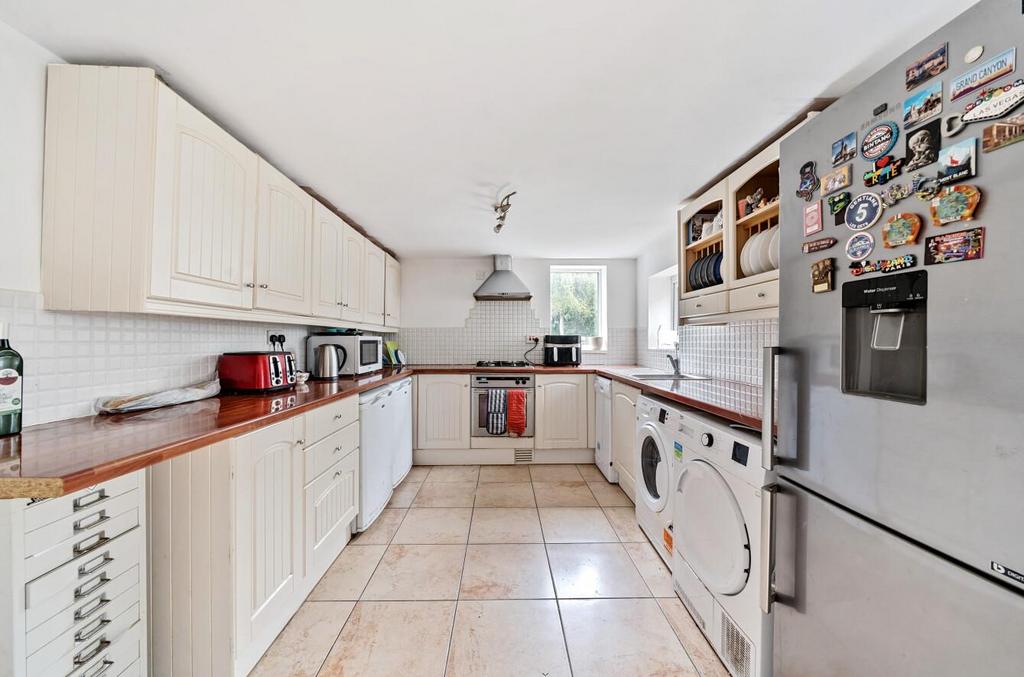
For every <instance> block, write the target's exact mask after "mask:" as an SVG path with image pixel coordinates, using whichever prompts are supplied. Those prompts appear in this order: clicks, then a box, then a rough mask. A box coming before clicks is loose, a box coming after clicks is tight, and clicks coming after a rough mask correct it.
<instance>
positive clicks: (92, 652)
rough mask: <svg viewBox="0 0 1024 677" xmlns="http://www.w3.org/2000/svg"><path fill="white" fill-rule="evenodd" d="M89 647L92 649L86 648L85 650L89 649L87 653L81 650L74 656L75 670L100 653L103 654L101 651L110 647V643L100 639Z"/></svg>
mask: <svg viewBox="0 0 1024 677" xmlns="http://www.w3.org/2000/svg"><path fill="white" fill-rule="evenodd" d="M91 646H92V648H90V647H86V649H89V651H86V650H85V649H83V650H82V651H80V652H79V653H78V654H77V655H76V656H75V660H74V664H75V667H76V668H77V667H79V666H81V665H85V664H86V663H88V662H89V661H91V660H92V659H93V658H96V657H97V656H99V655H100V654H101V653H103V650H104V649H106V648H107V647H108V646H110V641H109V640H108V639H106V638H102V639H100V640H98V641H97V642H96V643H95V644H94V645H91Z"/></svg>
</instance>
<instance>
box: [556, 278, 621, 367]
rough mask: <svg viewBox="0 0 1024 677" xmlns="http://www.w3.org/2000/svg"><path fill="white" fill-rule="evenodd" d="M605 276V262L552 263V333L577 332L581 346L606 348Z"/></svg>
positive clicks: (606, 306)
mask: <svg viewBox="0 0 1024 677" xmlns="http://www.w3.org/2000/svg"><path fill="white" fill-rule="evenodd" d="M607 278H608V269H607V267H606V266H551V286H550V294H551V333H552V334H579V335H580V338H581V340H582V343H583V350H589V351H604V350H606V349H607V345H606V337H607V336H608V288H607Z"/></svg>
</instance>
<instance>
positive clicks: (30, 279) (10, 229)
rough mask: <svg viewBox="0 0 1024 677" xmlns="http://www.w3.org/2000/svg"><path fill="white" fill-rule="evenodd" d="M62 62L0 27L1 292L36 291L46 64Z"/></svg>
mask: <svg viewBox="0 0 1024 677" xmlns="http://www.w3.org/2000/svg"><path fill="white" fill-rule="evenodd" d="M57 62H62V59H60V58H58V57H57V56H56V55H54V54H52V53H51V52H49V51H47V50H45V49H43V47H41V46H40V45H37V44H36V43H34V42H32V41H31V40H29V39H28V38H26V37H25V36H24V35H22V34H21V33H19V32H17V31H16V30H14V29H13V28H11V27H10V26H8V25H7V24H5V23H3V22H0V92H3V106H0V242H3V251H4V255H3V263H2V264H0V289H16V290H20V291H35V292H37V291H40V289H41V287H40V281H39V268H40V256H39V242H40V233H41V232H42V208H43V122H44V115H45V111H46V105H45V104H46V64H48V63H57Z"/></svg>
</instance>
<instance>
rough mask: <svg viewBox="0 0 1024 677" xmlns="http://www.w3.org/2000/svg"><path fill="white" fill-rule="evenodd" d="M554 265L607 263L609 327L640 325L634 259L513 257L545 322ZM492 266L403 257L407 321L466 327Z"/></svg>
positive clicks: (481, 261)
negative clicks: (475, 294) (637, 319)
mask: <svg viewBox="0 0 1024 677" xmlns="http://www.w3.org/2000/svg"><path fill="white" fill-rule="evenodd" d="M552 265H602V266H607V267H608V328H609V329H622V328H627V327H635V326H636V318H637V310H636V302H637V297H636V292H637V288H636V281H637V274H636V261H635V260H633V259H513V260H512V270H514V271H515V273H516V274H517V275H519V277H520V278H521V279H522V280H523V282H525V283H526V286H527V287H529V289H530V291H531V292H532V293H533V300H532V301H531V302H530V303H531V305H532V307H533V310H534V313H536V315H537V317H538V318H539V319H540V321H541V323H542V324H546V323H547V322H548V321H549V319H550V315H551V307H550V295H549V291H550V277H549V274H550V267H551V266H552ZM493 268H494V266H493V260H492V259H491V257H489V256H485V257H473V258H458V259H444V258H438V259H402V326H403V327H413V328H416V327H461V326H463V324H464V323H465V322H466V318H467V317H468V316H469V310H470V308H472V307H473V304H474V300H473V292H474V291H476V288H477V287H479V286H480V284H481V283H482V282H483V281H484V279H486V278H487V275H489V274H490V273H491V271H492V270H493ZM644 284H645V285H646V282H645V283H644ZM645 294H646V292H645ZM645 317H646V315H645Z"/></svg>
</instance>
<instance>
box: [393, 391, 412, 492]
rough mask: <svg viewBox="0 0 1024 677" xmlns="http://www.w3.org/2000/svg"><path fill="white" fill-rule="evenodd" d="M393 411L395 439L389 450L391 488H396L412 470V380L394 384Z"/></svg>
mask: <svg viewBox="0 0 1024 677" xmlns="http://www.w3.org/2000/svg"><path fill="white" fill-rule="evenodd" d="M393 392H394V395H392V396H391V399H392V400H394V405H393V411H392V412H391V416H392V421H393V423H394V431H395V439H394V442H393V444H392V445H391V448H392V449H394V450H395V457H394V459H393V461H392V464H391V486H393V487H397V486H398V485H399V484H400V483H401V481H402V480H404V479H405V476H406V475H408V474H409V471H410V470H411V469H412V379H411V378H405V379H402V380H401V381H399V382H398V383H396V384H395V389H394V391H393Z"/></svg>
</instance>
